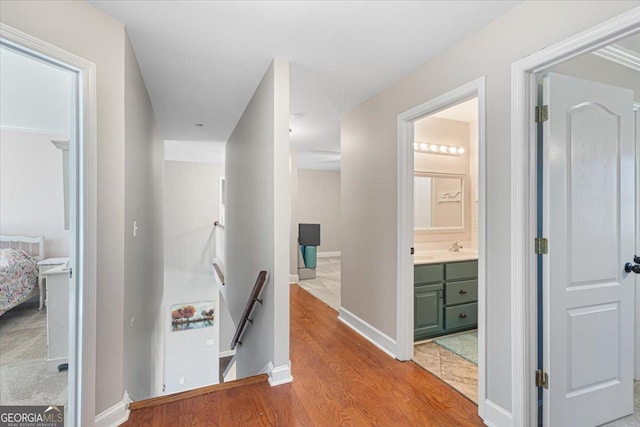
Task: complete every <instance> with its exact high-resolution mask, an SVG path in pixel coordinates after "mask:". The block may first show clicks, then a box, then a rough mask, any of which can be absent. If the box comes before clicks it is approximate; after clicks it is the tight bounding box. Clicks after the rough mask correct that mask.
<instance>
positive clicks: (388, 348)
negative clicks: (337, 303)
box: [338, 307, 398, 359]
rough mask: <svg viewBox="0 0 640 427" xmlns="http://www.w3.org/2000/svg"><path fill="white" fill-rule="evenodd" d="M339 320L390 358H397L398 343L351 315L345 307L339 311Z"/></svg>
mask: <svg viewBox="0 0 640 427" xmlns="http://www.w3.org/2000/svg"><path fill="white" fill-rule="evenodd" d="M338 320H340V321H342V322H343V323H344V324H345V325H347V326H348V327H350V328H351V329H353V330H354V331H356V332H357V333H359V334H360V335H362V336H363V337H365V338H366V339H367V340H368V341H369V342H371V344H373V345H375V346H376V347H378V348H379V349H380V350H382V351H384V352H385V353H387V354H388V355H389V356H391V357H393V358H394V359H395V358H396V355H395V352H396V349H397V347H398V345H397V343H396V341H395V340H394V339H393V338H391V337H390V336H388V335H386V334H385V333H383V332H381V331H379V330H377V329H376V328H374V327H373V326H371V325H370V324H368V323H367V322H365V321H364V320H362V319H361V318H359V317H358V316H356V315H355V314H353V313H351V312H350V311H349V310H347V309H346V308H344V307H340V310H339V311H338Z"/></svg>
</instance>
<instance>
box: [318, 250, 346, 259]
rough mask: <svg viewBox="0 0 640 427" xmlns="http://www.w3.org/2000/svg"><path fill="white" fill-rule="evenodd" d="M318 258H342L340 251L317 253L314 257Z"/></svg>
mask: <svg viewBox="0 0 640 427" xmlns="http://www.w3.org/2000/svg"><path fill="white" fill-rule="evenodd" d="M316 256H317V257H318V258H333V257H339V256H342V252H341V251H329V252H318V254H317V255H316Z"/></svg>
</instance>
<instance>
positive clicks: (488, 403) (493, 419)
mask: <svg viewBox="0 0 640 427" xmlns="http://www.w3.org/2000/svg"><path fill="white" fill-rule="evenodd" d="M484 406H485V418H484V419H483V421H484V423H485V424H486V425H488V426H489V427H510V426H513V425H514V424H513V418H512V416H511V412H509V411H507V410H506V409H504V408H503V407H502V406H500V405H498V404H497V403H495V402H494V401H492V400H490V399H487V400H485V402H484Z"/></svg>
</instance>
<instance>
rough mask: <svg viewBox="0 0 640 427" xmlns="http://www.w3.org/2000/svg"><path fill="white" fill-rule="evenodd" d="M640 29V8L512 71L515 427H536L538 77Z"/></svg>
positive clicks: (522, 62)
mask: <svg viewBox="0 0 640 427" xmlns="http://www.w3.org/2000/svg"><path fill="white" fill-rule="evenodd" d="M639 29H640V7H636V8H634V9H631V10H629V11H627V12H625V13H623V14H621V15H619V16H617V17H615V18H613V19H610V20H608V21H606V22H603V23H602V24H599V25H597V26H595V27H592V28H591V29H588V30H586V31H583V32H581V33H579V34H577V35H575V36H573V37H571V38H569V39H567V40H565V41H562V42H560V43H557V44H555V45H553V46H550V47H547V48H544V49H542V50H541V51H538V52H536V53H534V54H532V55H529V56H527V57H525V58H523V59H521V60H519V61H517V62H514V63H513V64H512V66H511V262H510V265H511V340H512V347H511V352H512V353H511V357H512V361H511V366H512V372H511V375H512V378H511V384H513V387H512V414H513V425H517V426H527V425H536V421H537V390H536V388H535V387H534V384H533V379H534V375H533V372H534V371H535V369H536V355H537V351H536V349H537V339H536V338H537V317H536V310H535V307H536V306H535V302H536V301H535V298H534V297H533V295H535V291H536V290H535V286H536V268H535V267H534V266H535V258H534V257H535V255H534V254H533V238H534V237H535V231H536V227H535V226H536V224H535V223H536V216H535V215H536V200H535V188H536V187H535V186H536V166H535V163H534V162H535V144H531V143H530V141H535V137H536V134H535V128H536V127H535V126H534V123H533V114H532V112H533V107H534V102H535V100H536V96H535V95H534V94H536V93H537V92H536V88H535V74H536V73H540V72H544V71H545V70H548V69H550V68H551V67H552V66H554V65H556V64H558V63H560V62H563V61H566V60H568V59H570V58H573V57H575V56H577V55H580V54H583V53H587V52H590V51H594V50H596V49H600V48H602V47H604V46H607V45H610V44H611V43H614V42H616V41H618V40H620V39H623V38H625V37H627V36H629V35H631V34H633V33H634V32H637V31H638V30H639Z"/></svg>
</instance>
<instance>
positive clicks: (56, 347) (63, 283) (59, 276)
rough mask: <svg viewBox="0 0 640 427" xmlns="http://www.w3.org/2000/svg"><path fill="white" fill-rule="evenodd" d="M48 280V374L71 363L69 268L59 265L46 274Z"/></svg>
mask: <svg viewBox="0 0 640 427" xmlns="http://www.w3.org/2000/svg"><path fill="white" fill-rule="evenodd" d="M44 276H45V278H46V280H47V291H46V292H47V372H56V371H58V366H60V365H62V364H64V363H69V292H70V289H69V286H70V285H71V281H70V280H69V267H68V266H66V265H58V266H57V267H54V268H52V269H49V270H47V271H46V272H45V273H44Z"/></svg>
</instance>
